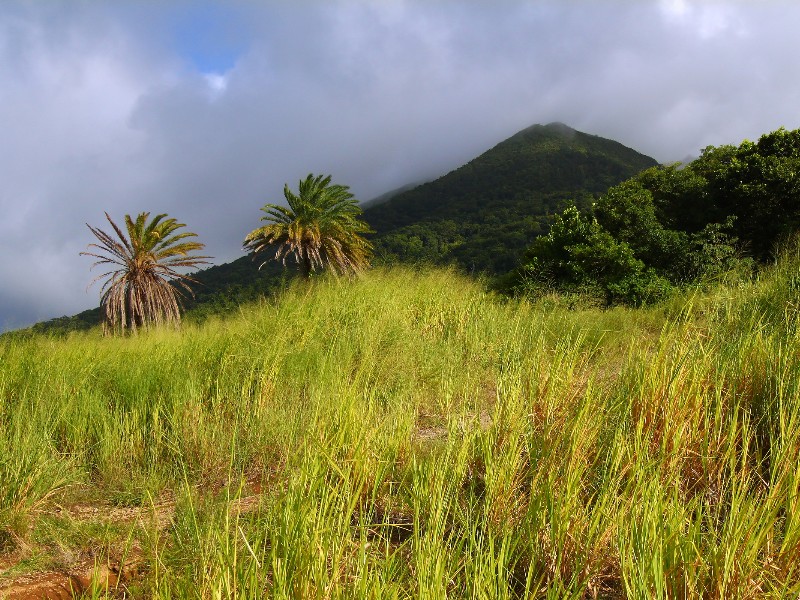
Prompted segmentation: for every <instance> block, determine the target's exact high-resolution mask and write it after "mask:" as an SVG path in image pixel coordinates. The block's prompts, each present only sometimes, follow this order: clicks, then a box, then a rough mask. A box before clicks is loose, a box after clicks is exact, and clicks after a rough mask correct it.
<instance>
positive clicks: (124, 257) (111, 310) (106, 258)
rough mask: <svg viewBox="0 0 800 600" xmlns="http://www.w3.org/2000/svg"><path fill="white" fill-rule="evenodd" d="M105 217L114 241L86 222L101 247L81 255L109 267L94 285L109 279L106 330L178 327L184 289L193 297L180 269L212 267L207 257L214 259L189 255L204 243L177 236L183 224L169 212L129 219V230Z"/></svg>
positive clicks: (104, 303) (105, 299)
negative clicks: (171, 216) (170, 325)
mask: <svg viewBox="0 0 800 600" xmlns="http://www.w3.org/2000/svg"><path fill="white" fill-rule="evenodd" d="M105 215H106V219H108V222H109V223H110V224H111V227H112V228H113V230H114V233H115V234H116V238H115V237H114V236H113V235H111V234H109V233H106V232H105V231H103V230H102V229H99V228H96V227H92V226H91V225H89V224H88V223H87V224H86V226H87V227H88V228H89V230H90V231H91V232H92V233H93V234H94V236H95V237H96V238H97V239H98V241H99V243H97V244H89V246H88V248H92V249H96V251H91V252H90V251H86V252H81V255H85V256H92V257H94V258H96V259H97V261H96V262H95V263H94V264H93V265H92V268H94V267H96V266H98V265H103V266H107V267H108V269H109V270H108V271H106V272H105V273H102V274H101V275H98V276H97V277H95V278H94V280H92V283H91V284H90V285H92V284H94V283H95V282H97V281H98V280H101V279H105V283H103V287H102V288H101V290H100V292H101V296H100V306H101V308H102V310H103V327H104V330H105V331H109V330H112V331H122V332H124V331H125V330H126V329H127V328H130V329H131V330H132V331H134V332H135V331H136V330H137V329H138V328H139V327H148V326H150V325H161V324H172V325H177V324H179V323H180V318H181V317H180V308H181V304H180V297H181V295H182V291H181V290H184V291H186V292H188V293H189V294H192V290H191V288H190V287H189V285H188V284H189V283H190V282H193V281H194V280H193V279H192V278H191V277H189V276H187V275H184V274H182V273H179V272H178V271H177V270H176V269H180V268H196V267H198V266H200V265H202V264H208V261H206V260H205V259H206V258H210V257H208V256H196V255H195V256H192V255H191V254H190V253H192V252H194V251H196V250H201V249H202V248H204V247H205V244H202V243H200V242H194V241H182V240H185V239H186V238H190V237H196V235H197V234H195V233H189V232H183V233H177V234H176V233H174V232H175V231H176V230H178V229H180V228H181V227H185V225H184V224H183V223H178V222H177V221H176V220H175V219H172V218H170V219H167V218H166V217H167V215H166V214H161V215H156V216H155V217H154V218H153V219H152V220H151V221H149V222H148V220H147V219H148V218H149V216H150V213H149V212H143V213H139V215H138V216H137V217H136V220H135V221H134V220H133V219H131V217H130V215H125V228H126V230H127V232H124V231H123V230H122V229H121V228H120V227H119V226H118V225H117V224H116V223H115V222H114V221H113V220H112V219H111V217H110V216H109V215H108V213H105Z"/></svg>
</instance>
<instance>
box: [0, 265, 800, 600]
mask: <svg viewBox="0 0 800 600" xmlns="http://www.w3.org/2000/svg"><path fill="white" fill-rule="evenodd" d="M798 263H800V261H797V260H794V259H792V258H791V257H789V258H785V259H784V260H783V261H782V262H781V263H780V264H779V265H778V266H776V267H775V269H773V270H772V271H770V272H768V273H765V274H764V275H763V276H762V280H761V281H758V282H743V283H742V282H740V283H730V284H727V285H720V286H719V287H718V288H715V289H714V290H712V291H711V292H706V293H702V294H701V293H699V292H698V293H697V294H695V295H692V294H687V295H686V296H685V297H684V298H681V299H677V300H673V301H672V302H671V303H670V304H669V305H664V306H660V307H655V308H651V309H640V310H632V309H622V308H618V309H613V310H608V311H600V310H581V311H571V310H565V309H559V308H553V307H552V303H551V305H544V304H539V305H535V304H534V305H531V304H528V303H526V302H517V301H508V300H503V299H500V298H497V297H494V296H492V295H491V294H489V293H487V292H485V291H484V289H483V288H482V287H481V286H480V285H479V284H477V283H475V282H472V281H470V280H467V279H465V278H463V277H460V276H458V275H456V274H454V273H452V272H447V271H437V270H433V271H423V272H412V271H409V270H403V269H392V270H376V271H373V272H371V273H370V274H368V275H367V276H364V277H362V278H360V279H357V280H355V281H352V282H350V281H343V280H323V281H320V282H316V283H315V284H314V285H313V286H311V287H304V286H298V287H296V288H292V289H290V290H289V291H288V292H286V293H285V294H284V295H283V296H281V297H280V298H279V299H278V300H276V301H274V302H266V301H265V302H263V303H261V304H256V305H251V306H246V307H243V308H241V310H240V312H239V313H238V314H237V315H235V316H232V317H227V318H225V319H219V320H213V319H212V320H210V321H208V322H206V323H204V324H203V325H202V326H196V327H187V328H185V329H184V330H183V331H182V332H179V333H176V332H151V333H147V334H144V335H139V336H135V337H128V338H117V339H109V338H102V337H101V336H100V335H99V333H97V332H95V333H89V334H76V335H73V336H72V337H70V338H68V339H66V340H64V339H59V340H55V339H47V338H32V339H28V340H16V341H7V342H5V343H4V345H2V346H0V355H1V356H2V364H0V422H1V423H2V426H3V436H4V439H3V441H4V442H5V443H4V444H3V445H2V455H0V461H1V462H0V483H2V487H0V489H2V490H3V493H2V494H0V527H2V528H3V529H4V530H5V531H9V532H13V536H11V537H14V536H16V537H24V536H25V535H26V533H25V528H24V527H21V526H20V523H32V524H33V527H34V529H35V523H36V521H37V519H38V518H39V515H40V514H41V513H42V512H46V511H48V509H49V507H50V506H52V503H53V502H65V501H66V499H67V498H68V497H69V496H70V494H75V493H77V491H81V490H83V491H84V492H85V491H86V490H90V491H91V494H92V498H93V499H94V501H95V502H106V503H108V502H113V503H117V504H122V505H143V506H145V507H146V506H147V505H148V503H149V502H151V501H152V499H153V498H158V497H167V496H169V495H173V496H175V497H177V508H176V512H175V515H174V517H173V519H172V522H171V525H170V526H169V527H168V528H167V529H166V530H165V531H159V530H156V529H153V528H150V529H147V528H144V529H142V530H136V531H134V532H133V533H132V535H134V536H135V537H137V539H138V543H139V544H140V545H141V547H142V548H143V549H144V550H143V551H144V552H145V553H146V554H147V558H148V564H149V565H150V568H149V569H148V570H147V571H146V572H145V573H144V575H143V576H142V578H141V579H140V580H139V581H137V582H136V587H132V588H131V590H132V593H133V595H134V596H142V597H154V598H178V597H180V598H186V597H195V598H223V597H224V598H234V597H235V598H261V597H265V596H266V597H274V598H354V597H355V598H487V599H488V598H601V597H602V598H617V597H619V598H623V597H624V598H701V597H702V598H748V597H764V598H783V597H789V596H797V594H798V593H800V572H798V567H797V566H796V565H797V564H800V516H798V511H797V510H796V509H797V508H798V506H797V504H798V490H799V489H800V466H799V465H800V463H798V460H797V458H798V454H799V453H800V427H798V426H800V401H798V393H799V392H800V352H798V350H800V343H799V341H798V335H800V334H798V332H797V328H796V327H794V325H793V323H794V322H795V311H796V309H795V304H794V303H793V302H794V301H793V298H792V294H791V292H790V291H789V292H787V290H791V289H793V288H791V285H792V284H791V281H793V280H794V278H795V273H796V272H797V269H798ZM254 488H257V489H260V490H261V492H262V493H261V499H260V503H259V505H258V509H257V510H255V511H252V510H251V511H242V510H240V508H238V507H240V504H238V503H237V502H236V500H237V499H238V498H239V497H241V496H242V495H247V494H248V493H250V490H252V489H254ZM86 493H89V492H86Z"/></svg>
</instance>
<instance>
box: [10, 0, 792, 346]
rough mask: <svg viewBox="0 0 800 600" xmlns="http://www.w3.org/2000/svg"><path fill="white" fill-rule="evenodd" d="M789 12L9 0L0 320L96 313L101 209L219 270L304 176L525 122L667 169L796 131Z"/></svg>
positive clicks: (341, 177) (778, 0)
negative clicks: (171, 232)
mask: <svg viewBox="0 0 800 600" xmlns="http://www.w3.org/2000/svg"><path fill="white" fill-rule="evenodd" d="M797 23H800V2H796V1H795V0H749V1H747V0H741V1H734V0H728V1H722V0H720V1H715V0H636V1H634V0H627V1H626V0H616V1H612V0H552V1H548V0H530V1H522V0H471V1H470V0H462V1H456V0H371V1H367V0H324V1H323V0H295V1H290V0H282V1H278V0H275V1H260V2H256V1H255V0H252V1H250V2H235V1H229V2H205V1H203V0H199V1H198V0H195V1H192V2H189V1H179V0H174V1H165V2H157V1H156V0H139V1H132V0H116V1H115V2H96V1H90V0H85V1H78V0H69V1H67V0H64V1H59V0H49V1H48V2H41V1H36V0H31V1H29V2H19V1H16V0H4V1H3V2H2V3H0V209H1V212H0V214H1V215H2V217H0V331H2V330H5V329H11V328H17V327H22V326H25V325H28V324H31V323H33V322H36V321H41V320H44V319H48V318H52V317H57V316H61V315H71V314H75V313H76V312H79V311H81V310H84V309H87V308H92V307H95V306H97V305H98V301H99V293H100V289H99V285H98V284H95V285H94V286H93V287H89V284H90V283H91V281H92V279H93V278H94V275H96V274H99V273H98V272H97V271H94V272H93V271H91V270H90V267H91V264H92V260H91V259H90V258H88V257H85V256H79V253H80V252H81V251H83V250H85V249H86V247H87V245H88V244H89V243H91V242H92V241H93V238H92V235H91V232H90V231H89V230H88V228H87V226H86V224H87V223H88V224H90V225H93V226H99V227H101V228H105V229H109V228H108V224H107V222H106V221H105V216H104V212H108V213H109V215H110V216H111V217H112V218H113V219H114V220H116V221H118V222H121V221H122V220H123V219H124V215H125V214H131V215H136V214H138V213H139V212H142V211H149V212H151V213H152V214H154V215H155V214H159V213H168V214H169V215H170V216H171V217H175V218H177V219H178V221H179V222H181V223H185V224H186V225H187V230H189V231H192V232H196V233H197V234H198V236H199V238H198V239H199V241H202V242H204V243H205V244H206V248H205V253H206V254H210V255H211V256H213V257H214V259H213V262H214V263H215V264H220V263H223V262H228V261H231V260H233V259H236V258H238V257H240V256H242V254H243V253H242V250H241V244H242V240H243V238H244V236H245V235H246V234H247V233H248V232H249V231H250V230H252V229H254V228H256V227H258V226H259V219H260V217H261V215H262V213H261V212H260V210H259V209H260V207H261V206H263V205H264V204H265V203H267V202H280V201H282V199H283V195H282V190H283V186H284V184H285V183H289V185H290V186H293V187H295V188H296V185H297V182H298V180H299V179H300V178H303V177H305V176H306V175H307V174H309V173H315V174H330V175H332V177H333V181H334V182H336V183H341V184H344V185H349V186H350V187H351V191H352V192H353V193H354V194H355V195H356V197H357V198H359V199H360V200H369V199H371V198H373V197H375V196H378V195H380V194H382V193H384V192H386V191H389V190H391V189H394V188H397V187H400V186H403V185H406V184H408V183H412V182H420V181H425V180H429V179H433V178H436V177H438V176H440V175H443V174H445V173H447V172H448V171H450V170H452V169H454V168H457V167H458V166H460V165H461V164H463V163H465V162H467V161H469V160H470V159H472V158H473V157H475V156H477V155H478V154H480V153H482V152H483V151H485V150H487V149H489V148H491V147H492V146H494V145H495V144H497V143H499V142H500V141H502V140H503V139H505V138H507V137H509V136H511V135H513V134H514V133H516V132H517V131H519V130H521V129H524V128H525V127H528V126H530V125H533V124H535V123H542V124H544V123H549V122H552V121H561V122H564V123H566V124H568V125H570V126H572V127H574V128H575V129H578V130H580V131H584V132H587V133H591V134H596V135H601V136H603V137H608V138H612V139H615V140H617V141H619V142H621V143H623V144H625V145H626V146H630V147H632V148H635V149H636V150H638V151H640V152H643V153H645V154H648V155H650V156H652V157H654V158H656V159H657V160H659V161H661V162H673V161H678V160H682V159H685V158H686V157H691V156H697V155H698V154H699V153H700V150H701V149H702V148H704V147H706V146H708V145H720V144H728V143H733V144H738V143H740V142H741V141H742V140H744V139H751V140H755V139H757V138H758V137H759V136H760V135H761V134H763V133H766V132H768V131H772V130H774V129H777V128H778V127H781V126H783V127H786V128H787V129H796V128H798V127H800V60H798V57H799V56H800V36H799V35H797V31H796V26H797ZM93 273H94V274H93Z"/></svg>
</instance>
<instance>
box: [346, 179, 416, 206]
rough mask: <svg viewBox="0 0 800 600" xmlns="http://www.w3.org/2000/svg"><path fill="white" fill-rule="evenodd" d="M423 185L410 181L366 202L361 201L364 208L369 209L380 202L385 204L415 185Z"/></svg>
mask: <svg viewBox="0 0 800 600" xmlns="http://www.w3.org/2000/svg"><path fill="white" fill-rule="evenodd" d="M419 185H422V184H421V183H408V184H406V185H403V186H401V187H399V188H395V189H393V190H391V191H388V192H385V193H383V194H381V195H380V196H377V197H375V198H373V199H372V200H366V201H365V202H362V203H361V208H362V209H363V210H367V209H368V208H372V207H374V206H378V205H379V204H384V203H386V202H388V201H389V200H391V199H392V198H394V197H395V196H399V195H400V194H402V193H403V192H407V191H408V190H413V189H414V188H415V187H417V186H419Z"/></svg>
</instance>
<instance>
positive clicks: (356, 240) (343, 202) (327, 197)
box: [244, 174, 372, 277]
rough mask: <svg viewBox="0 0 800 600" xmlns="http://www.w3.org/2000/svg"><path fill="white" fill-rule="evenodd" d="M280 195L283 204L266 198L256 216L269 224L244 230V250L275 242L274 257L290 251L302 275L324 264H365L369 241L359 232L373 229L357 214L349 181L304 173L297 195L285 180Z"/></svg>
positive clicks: (341, 269)
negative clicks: (260, 213) (261, 213)
mask: <svg viewBox="0 0 800 600" xmlns="http://www.w3.org/2000/svg"><path fill="white" fill-rule="evenodd" d="M283 195H284V196H285V197H286V202H287V203H288V207H286V206H281V205H278V204H265V205H264V207H263V208H262V209H261V210H262V211H264V212H265V213H266V216H264V217H262V218H261V220H262V221H267V223H268V224H267V225H264V226H262V227H259V228H258V229H255V230H253V231H251V232H250V233H249V234H248V235H247V237H246V238H245V241H244V247H245V250H247V251H251V252H255V253H259V252H262V251H263V250H266V249H267V248H277V249H276V252H275V256H274V258H275V260H280V261H282V262H283V264H284V265H285V264H286V259H287V258H288V257H289V256H291V257H292V258H294V260H295V262H297V264H298V266H299V267H300V272H301V274H302V275H303V276H304V277H309V276H310V275H311V273H312V272H313V271H316V270H317V269H323V268H326V267H328V268H330V270H331V271H333V272H334V273H335V274H337V275H342V274H355V273H358V272H359V271H361V270H363V269H365V268H366V267H368V266H369V259H370V256H371V254H372V244H370V242H369V241H368V240H367V239H366V238H364V237H363V236H362V235H361V234H364V233H372V231H371V230H370V228H369V226H368V225H367V224H366V223H365V222H364V221H362V220H360V219H359V218H358V217H359V215H360V214H361V212H362V211H361V207H359V205H358V201H357V200H356V199H355V198H354V197H353V194H351V193H350V188H349V187H347V186H344V185H336V184H333V185H331V176H330V175H328V176H325V175H318V176H316V177H315V176H314V175H312V174H309V175H308V177H306V178H305V179H303V180H301V181H300V183H299V188H298V194H297V195H295V194H294V193H293V192H292V191H291V190H290V189H289V186H288V185H285V186H284V188H283ZM263 265H264V263H262V266H263Z"/></svg>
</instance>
